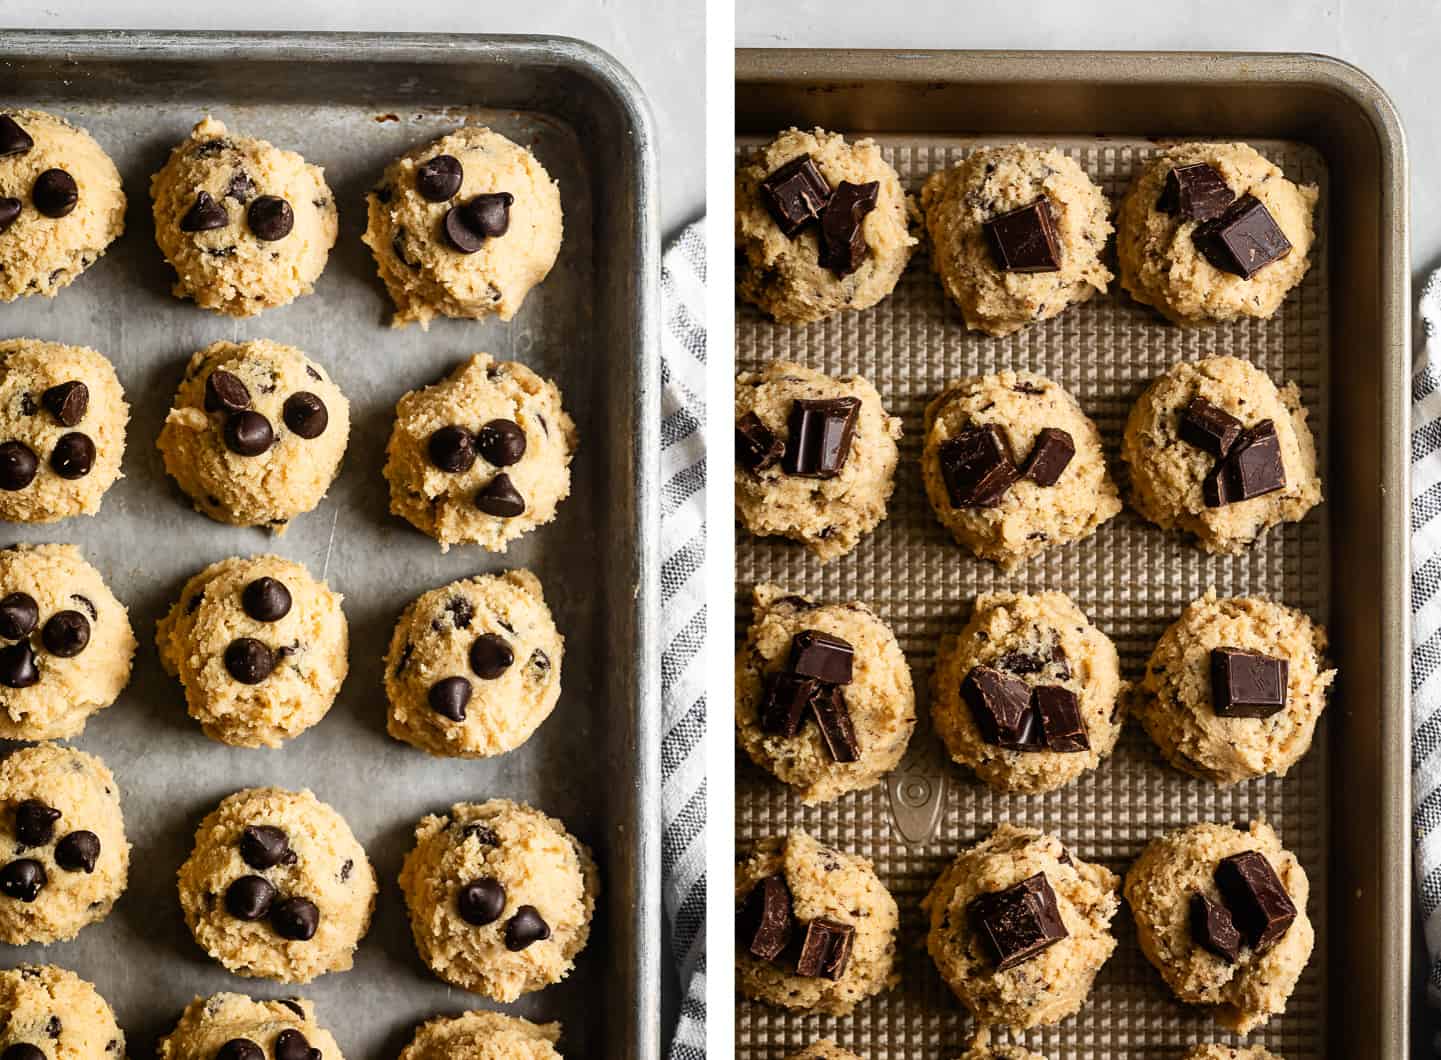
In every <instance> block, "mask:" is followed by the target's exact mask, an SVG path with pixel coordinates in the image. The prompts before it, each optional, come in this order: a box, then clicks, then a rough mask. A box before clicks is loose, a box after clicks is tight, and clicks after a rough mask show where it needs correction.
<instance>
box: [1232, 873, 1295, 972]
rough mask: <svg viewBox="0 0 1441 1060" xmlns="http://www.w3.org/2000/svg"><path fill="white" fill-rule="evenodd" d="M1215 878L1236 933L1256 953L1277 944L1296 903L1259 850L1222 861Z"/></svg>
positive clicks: (1283, 933)
mask: <svg viewBox="0 0 1441 1060" xmlns="http://www.w3.org/2000/svg"><path fill="white" fill-rule="evenodd" d="M1215 879H1216V886H1217V887H1218V888H1220V890H1221V900H1222V901H1223V902H1225V903H1226V908H1227V909H1229V910H1230V911H1231V916H1232V917H1233V918H1234V919H1235V921H1236V928H1237V930H1238V931H1240V932H1241V934H1242V936H1243V937H1244V938H1245V939H1246V941H1247V942H1249V943H1250V944H1251V948H1252V949H1253V950H1255V951H1257V952H1258V953H1260V952H1263V951H1265V950H1268V949H1270V948H1271V947H1272V946H1274V945H1275V944H1276V943H1277V942H1278V941H1280V939H1281V936H1283V935H1285V934H1286V932H1287V931H1288V930H1289V929H1290V927H1291V924H1292V922H1293V921H1294V920H1295V919H1296V906H1295V903H1293V902H1292V901H1291V896H1290V895H1289V894H1287V893H1286V887H1285V885H1284V884H1282V883H1281V878H1280V877H1279V876H1277V875H1276V870H1275V869H1273V868H1272V867H1271V863H1270V862H1269V861H1267V860H1266V856H1265V855H1264V854H1262V853H1261V852H1260V851H1258V850H1247V851H1245V852H1243V853H1240V854H1232V855H1231V856H1230V857H1228V858H1222V859H1221V863H1220V864H1219V865H1217V866H1216V873H1215Z"/></svg>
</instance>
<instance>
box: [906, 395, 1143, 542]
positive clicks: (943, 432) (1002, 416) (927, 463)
mask: <svg viewBox="0 0 1441 1060" xmlns="http://www.w3.org/2000/svg"><path fill="white" fill-rule="evenodd" d="M921 475H922V477H923V478H924V480H925V484H926V496H927V497H928V498H929V499H930V502H931V508H932V509H933V510H934V511H935V513H936V518H937V519H939V520H940V521H941V525H942V526H944V527H945V528H946V529H947V530H949V531H950V532H951V536H952V537H954V538H955V539H956V541H957V542H959V543H960V544H961V545H963V546H965V547H966V548H968V549H970V550H971V551H972V552H973V553H975V554H976V555H977V556H980V557H981V558H982V559H988V560H991V561H993V562H995V563H999V564H1000V565H1001V566H1002V567H1004V568H1005V569H1007V570H1010V569H1013V568H1015V567H1016V566H1018V565H1019V564H1021V563H1022V562H1024V561H1025V560H1027V559H1030V558H1031V557H1032V556H1035V555H1038V554H1040V553H1041V552H1044V551H1045V550H1046V549H1048V548H1055V547H1057V546H1059V545H1065V544H1069V543H1070V542H1072V541H1079V540H1082V539H1083V538H1087V537H1090V536H1091V535H1092V534H1094V533H1095V532H1096V528H1097V527H1099V526H1100V525H1101V524H1102V523H1104V522H1106V520H1108V519H1110V518H1112V517H1113V516H1115V515H1116V513H1118V512H1119V511H1120V510H1121V497H1120V493H1119V492H1118V491H1117V489H1116V485H1115V483H1114V482H1112V481H1111V475H1110V472H1108V471H1107V470H1106V459H1105V455H1104V454H1103V452H1102V450H1101V432H1100V431H1099V430H1097V429H1096V425H1095V424H1094V423H1093V422H1091V419H1090V417H1089V416H1087V415H1086V414H1085V413H1084V412H1082V411H1081V406H1080V405H1079V404H1078V403H1077V402H1076V399H1075V398H1074V397H1072V396H1071V395H1070V394H1069V393H1067V392H1066V391H1065V390H1063V389H1061V387H1059V386H1057V385H1056V384H1055V383H1053V382H1051V380H1049V379H1047V378H1045V377H1044V376H1040V375H1036V374H1034V373H1032V372H1001V373H999V374H997V375H989V376H984V377H976V378H970V379H961V380H958V381H957V382H954V383H952V384H951V385H950V386H948V387H946V389H945V390H943V391H942V392H941V394H940V395H939V396H938V397H936V398H935V399H934V400H933V401H932V402H931V403H930V405H928V406H927V407H926V439H925V445H924V447H923V449H922V451H921Z"/></svg>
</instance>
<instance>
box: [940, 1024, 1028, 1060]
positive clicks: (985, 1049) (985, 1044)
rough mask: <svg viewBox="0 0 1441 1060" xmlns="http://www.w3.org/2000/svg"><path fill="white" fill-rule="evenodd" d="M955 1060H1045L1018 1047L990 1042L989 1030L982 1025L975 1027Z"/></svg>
mask: <svg viewBox="0 0 1441 1060" xmlns="http://www.w3.org/2000/svg"><path fill="white" fill-rule="evenodd" d="M956 1060H1046V1058H1045V1057H1044V1056H1042V1055H1041V1054H1040V1053H1033V1052H1031V1051H1030V1050H1029V1049H1023V1048H1022V1047H1021V1046H1019V1045H1008V1044H1006V1043H1005V1042H992V1041H991V1028H990V1027H988V1026H986V1025H985V1024H984V1023H978V1024H976V1025H975V1029H974V1030H973V1031H972V1032H971V1040H970V1042H969V1043H968V1044H967V1045H966V1051H965V1052H964V1053H962V1054H961V1055H960V1056H959V1057H957V1058H956Z"/></svg>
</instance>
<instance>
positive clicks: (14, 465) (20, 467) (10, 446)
mask: <svg viewBox="0 0 1441 1060" xmlns="http://www.w3.org/2000/svg"><path fill="white" fill-rule="evenodd" d="M39 469H40V461H39V460H37V459H36V458H35V452H34V450H32V449H31V448H30V447H29V446H28V445H26V444H25V443H24V442H6V443H4V444H3V445H0V490H9V491H11V492H12V493H13V492H14V491H15V490H23V489H24V488H25V487H26V486H28V485H30V483H32V482H34V481H35V472H37V471H38V470H39Z"/></svg>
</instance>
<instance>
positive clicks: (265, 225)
mask: <svg viewBox="0 0 1441 1060" xmlns="http://www.w3.org/2000/svg"><path fill="white" fill-rule="evenodd" d="M245 219H246V221H247V222H249V224H250V230H251V231H252V232H254V233H255V238H257V239H262V240H264V241H265V242H267V243H274V242H276V241H277V240H280V239H284V238H285V237H286V236H288V235H290V230H291V229H292V228H294V227H295V211H294V210H292V209H291V208H290V203H288V202H286V201H285V200H284V199H282V198H280V197H279V196H278V195H261V196H260V197H259V198H257V199H254V200H253V201H252V202H251V203H250V207H249V209H247V210H246V211H245Z"/></svg>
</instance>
